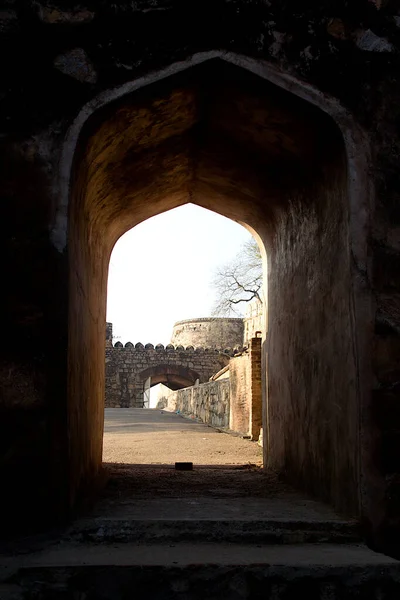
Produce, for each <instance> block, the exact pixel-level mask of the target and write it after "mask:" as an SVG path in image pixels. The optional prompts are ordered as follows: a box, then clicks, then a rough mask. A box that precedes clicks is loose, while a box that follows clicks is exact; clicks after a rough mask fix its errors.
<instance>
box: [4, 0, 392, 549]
mask: <svg viewBox="0 0 400 600" xmlns="http://www.w3.org/2000/svg"><path fill="white" fill-rule="evenodd" d="M68 4H69V3H68V2H66V1H61V0H52V1H51V2H50V1H47V0H42V1H41V2H40V3H39V2H34V1H33V0H26V2H16V1H13V0H8V1H7V2H3V5H4V6H5V7H6V8H5V10H2V11H1V14H0V29H1V51H2V56H6V57H7V60H5V61H3V68H2V78H1V83H0V85H1V90H0V102H1V111H0V153H1V160H0V178H1V185H0V194H1V199H0V200H1V201H0V207H1V218H0V226H1V243H2V252H1V256H2V258H3V263H4V264H3V273H2V274H3V280H4V281H12V282H13V284H12V285H8V286H3V287H4V290H3V291H2V295H1V302H2V311H1V314H2V317H3V330H2V335H3V339H5V340H7V343H5V344H3V348H2V349H1V354H2V355H1V360H2V369H1V373H0V376H1V390H2V394H1V399H0V401H1V419H0V439H1V440H2V446H3V452H2V455H3V460H2V463H1V468H2V471H1V481H2V483H3V488H4V490H5V491H4V494H3V498H2V499H3V501H4V502H5V504H6V507H8V508H9V509H10V510H8V508H6V509H5V510H3V511H2V515H3V519H4V520H5V521H7V523H9V522H10V516H11V514H12V512H13V511H14V512H16V513H17V519H16V521H15V522H16V523H17V524H18V523H20V522H21V519H22V518H23V517H24V518H31V522H35V523H37V522H39V520H40V518H53V519H57V518H62V517H63V516H65V515H67V514H68V511H69V510H70V509H71V508H72V507H75V506H76V505H77V504H78V503H79V502H80V501H81V500H82V498H83V497H84V496H85V495H86V494H87V493H88V494H89V495H92V494H93V492H94V490H95V489H96V483H97V481H98V479H99V476H100V474H101V468H102V467H101V459H102V433H103V431H102V423H103V407H104V402H103V399H104V345H105V341H104V340H105V312H106V292H107V289H106V288H107V268H108V263H109V258H110V253H111V249H112V247H113V245H114V244H115V242H116V240H117V239H118V237H119V236H120V235H122V234H123V233H124V232H125V231H127V230H128V229H129V228H131V227H134V226H135V225H136V224H138V223H140V222H143V221H144V220H145V219H148V218H151V217H152V216H154V215H156V214H159V213H161V212H163V211H166V210H169V209H172V208H174V207H176V206H179V205H182V204H184V203H185V202H187V201H188V198H190V199H191V201H192V202H194V203H196V204H199V205H200V206H204V207H205V208H208V209H210V210H215V211H216V212H219V213H220V214H223V215H225V216H227V217H229V218H232V219H234V220H236V221H239V222H242V223H245V224H247V225H248V226H249V227H250V228H252V229H254V230H255V231H257V233H258V235H259V237H260V239H261V240H262V243H263V244H264V246H265V248H266V249H267V250H268V251H269V252H270V256H271V260H269V261H268V262H269V273H270V278H271V281H270V282H269V324H268V338H269V340H268V345H269V348H268V350H269V351H268V353H267V352H266V345H265V347H264V354H263V356H264V358H263V369H264V371H263V372H264V375H263V378H264V383H265V385H264V388H265V389H266V391H267V393H268V403H267V402H266V401H265V423H267V422H268V425H269V432H268V436H265V439H266V440H267V443H266V444H265V461H266V464H270V463H271V466H276V468H278V469H279V470H280V471H281V472H282V473H283V474H284V475H285V476H286V477H287V478H288V480H289V481H291V483H292V484H296V485H298V486H299V487H302V488H304V489H306V490H308V491H309V492H310V493H313V494H314V495H317V496H318V495H319V496H322V497H323V498H325V500H326V501H328V502H330V503H332V504H333V505H335V506H336V507H337V508H338V509H340V510H343V511H345V512H348V513H354V514H356V515H357V516H359V517H360V518H361V519H362V522H363V523H364V524H365V526H366V528H367V530H368V532H369V534H370V536H371V538H372V539H374V540H375V542H376V543H379V544H381V545H382V543H385V542H388V543H390V541H391V540H392V541H395V540H396V538H397V540H398V539H399V535H400V533H399V532H400V510H399V502H398V498H399V497H400V466H399V465H400V461H399V460H398V457H399V448H400V422H399V415H398V412H399V411H398V406H399V405H400V385H399V381H400V374H399V364H400V343H399V337H400V318H399V313H400V309H399V306H400V241H399V240H400V192H399V190H400V171H399V168H398V165H399V156H400V130H399V120H400V108H399V107H400V75H399V74H400V53H399V49H400V25H399V19H400V8H399V3H398V2H397V0H387V1H385V2H377V1H375V2H371V1H370V0H357V1H356V2H332V1H329V2H328V1H327V0H321V1H320V2H318V3H316V2H314V3H312V2H308V3H304V2H303V3H302V2H298V1H295V0H288V1H287V2H282V1H281V0H270V1H269V2H261V1H260V2H248V1H245V0H237V1H235V2H226V1H224V0H215V1H214V2H204V1H201V2H200V1H199V0H193V1H192V2H190V3H188V2H187V3H183V2H172V3H167V2H161V1H153V0H151V1H150V0H143V2H128V1H123V0H121V1H120V0H116V1H115V2H112V3H107V2H97V3H96V2H94V1H93V0H91V1H90V2H89V1H88V2H81V3H80V6H81V9H79V11H75V10H71V9H68V7H67V5H68ZM161 9H162V10H161ZM182 22H184V23H185V26H184V27H182V25H181V24H182ZM205 32H207V35H205ZM203 67H204V68H203ZM335 131H336V134H335ZM203 133H204V135H203ZM335 136H336V138H337V137H339V138H340V140H341V145H342V148H341V151H340V152H339V153H337V152H336V150H337V148H338V143H337V141H336V142H335V141H334V140H335V139H336V138H335ZM333 151H334V152H336V160H337V159H338V157H339V154H340V156H341V161H342V163H341V166H340V165H338V162H336V166H335V160H334V157H333V156H332V152H333ZM330 153H331V156H329V155H330ZM339 163H340V160H339ZM316 178H317V179H318V181H315V179H316ZM338 208H340V211H341V214H340V215H338V214H337V209H338ZM329 213H330V214H329ZM193 226H195V224H193ZM184 250H185V249H183V251H184ZM136 258H137V259H138V260H141V257H132V260H134V259H136ZM138 293H146V290H144V289H143V286H138ZM267 361H268V365H267ZM267 370H268V379H267ZM305 440H311V443H306V442H305ZM268 461H270V463H269V462H268ZM26 498H29V502H26ZM16 508H19V509H20V510H19V511H18V512H17V511H16Z"/></svg>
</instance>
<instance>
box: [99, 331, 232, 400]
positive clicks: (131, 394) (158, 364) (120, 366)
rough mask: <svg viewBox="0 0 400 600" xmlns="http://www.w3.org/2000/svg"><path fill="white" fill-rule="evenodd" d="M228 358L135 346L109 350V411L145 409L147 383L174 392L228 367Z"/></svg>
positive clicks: (179, 348) (188, 350) (212, 353)
mask: <svg viewBox="0 0 400 600" xmlns="http://www.w3.org/2000/svg"><path fill="white" fill-rule="evenodd" d="M228 362H229V356H228V355H226V354H224V353H222V352H218V351H216V350H214V349H203V348H190V347H188V348H186V349H184V348H183V347H182V346H177V347H174V346H172V344H170V345H168V346H167V347H165V348H164V346H163V345H162V344H158V345H157V346H156V347H154V346H153V345H152V344H146V346H143V344H136V345H135V346H134V345H133V344H131V343H130V342H128V343H127V344H125V346H122V344H121V342H117V343H116V344H115V346H113V347H112V346H111V347H106V382H105V405H106V407H117V406H119V407H129V406H133V407H139V408H141V407H143V402H144V398H143V394H144V384H145V381H146V380H147V379H148V378H149V377H150V378H151V385H152V386H153V385H156V384H158V383H164V384H166V385H168V386H169V387H171V388H172V389H179V388H183V387H186V386H188V385H193V384H194V383H195V381H196V380H197V379H198V380H199V381H200V382H205V381H208V380H209V378H210V377H211V376H212V375H213V373H215V372H216V371H219V370H220V369H221V368H223V367H224V366H225V365H227V364H228Z"/></svg>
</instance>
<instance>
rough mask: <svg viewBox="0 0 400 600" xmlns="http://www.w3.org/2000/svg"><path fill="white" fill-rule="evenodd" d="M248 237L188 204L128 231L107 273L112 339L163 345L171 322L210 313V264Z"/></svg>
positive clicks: (234, 225) (226, 221)
mask: <svg viewBox="0 0 400 600" xmlns="http://www.w3.org/2000/svg"><path fill="white" fill-rule="evenodd" d="M250 238H251V234H250V233H249V232H248V231H246V229H244V227H242V226H241V225H238V224H237V223H234V222H233V221H231V220H230V219H226V218H225V217H222V216H220V215H217V214H216V213H213V212H211V211H209V210H205V209H203V208H200V207H198V206H195V205H193V204H186V205H184V206H182V207H180V208H176V209H174V210H171V211H168V212H166V213H163V214H161V215H158V216H156V217H153V218H152V219H148V220H147V221H144V222H143V223H141V224H140V225H137V226H136V227H134V228H133V229H131V230H130V231H128V232H127V233H126V234H125V235H123V236H122V237H121V238H120V239H119V240H118V242H117V243H116V245H115V247H114V250H113V253H112V255H111V260H110V268H109V275H108V298H107V321H111V322H112V323H113V333H114V336H116V338H117V339H115V340H114V341H118V340H119V341H121V342H122V343H126V342H129V341H130V342H133V343H134V344H135V343H137V342H142V344H146V343H148V342H151V343H152V344H154V345H156V344H158V343H161V344H164V345H166V344H168V343H169V341H170V338H171V333H172V327H173V325H174V323H175V321H179V320H181V319H191V318H196V317H208V316H210V314H211V310H212V306H213V303H214V298H215V296H214V291H213V289H212V279H213V272H214V271H215V268H216V267H217V266H219V265H223V264H225V263H226V262H229V261H230V260H231V259H232V258H233V257H234V256H235V254H236V253H237V252H238V250H239V248H240V246H241V245H242V244H243V243H244V242H245V241H247V240H249V239H250Z"/></svg>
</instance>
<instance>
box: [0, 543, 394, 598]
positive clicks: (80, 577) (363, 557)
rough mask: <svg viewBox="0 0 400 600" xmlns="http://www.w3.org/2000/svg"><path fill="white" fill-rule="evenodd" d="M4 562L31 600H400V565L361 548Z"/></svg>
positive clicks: (67, 555)
mask: <svg viewBox="0 0 400 600" xmlns="http://www.w3.org/2000/svg"><path fill="white" fill-rule="evenodd" d="M0 558H1V557H0ZM1 560H2V564H3V569H2V571H3V578H4V577H5V580H4V579H3V585H4V584H7V585H8V586H11V589H12V590H14V591H15V590H18V589H20V590H21V592H22V593H23V596H22V597H23V598H24V599H28V600H30V599H35V600H50V599H51V600H77V599H79V600H94V599H96V600H97V599H99V600H100V599H101V600H126V599H127V598H134V597H136V596H137V597H142V596H143V595H145V597H147V598H151V599H152V600H165V599H171V600H172V599H174V600H175V599H176V600H204V599H209V598H210V599H211V598H212V599H213V600H218V599H221V600H222V599H224V600H239V599H240V600H247V599H248V600H252V599H254V600H256V599H257V600H258V599H260V598H274V600H281V599H282V600H290V599H292V598H293V599H296V600H298V598H299V597H304V598H308V599H313V600H317V599H321V600H326V599H329V600H336V599H341V600H342V599H343V598H363V599H364V598H365V599H371V600H372V599H375V598H379V599H380V600H384V599H388V600H389V599H394V598H399V597H400V562H399V561H396V560H394V559H391V558H388V557H387V556H384V555H382V554H378V553H375V552H373V551H371V550H369V549H368V548H367V547H366V546H364V545H341V544H334V545H332V544H297V545H286V546H279V545H273V546H268V545H245V544H152V545H151V544H113V545H104V544H71V543H66V542H61V543H58V544H56V545H53V546H52V547H51V548H47V549H46V550H43V551H41V552H38V553H34V554H31V555H29V556H19V557H8V558H6V559H3V558H1ZM0 585H1V584H0ZM0 589H1V587H0ZM0 597H1V596H0ZM10 598H11V597H10ZM7 600H8V599H7Z"/></svg>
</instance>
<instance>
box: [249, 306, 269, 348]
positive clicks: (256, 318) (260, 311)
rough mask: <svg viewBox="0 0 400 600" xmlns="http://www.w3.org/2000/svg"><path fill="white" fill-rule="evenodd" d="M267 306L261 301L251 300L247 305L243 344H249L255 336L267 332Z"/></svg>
mask: <svg viewBox="0 0 400 600" xmlns="http://www.w3.org/2000/svg"><path fill="white" fill-rule="evenodd" d="M265 312H266V307H264V306H263V304H262V303H261V302H260V301H259V300H256V301H253V302H250V303H249V304H248V305H247V307H246V312H245V316H244V319H243V346H247V345H248V344H249V342H250V340H251V338H254V337H261V336H262V334H265V333H266V332H265V331H264V329H265V325H264V323H266V322H267V315H266V314H264V313H265Z"/></svg>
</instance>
